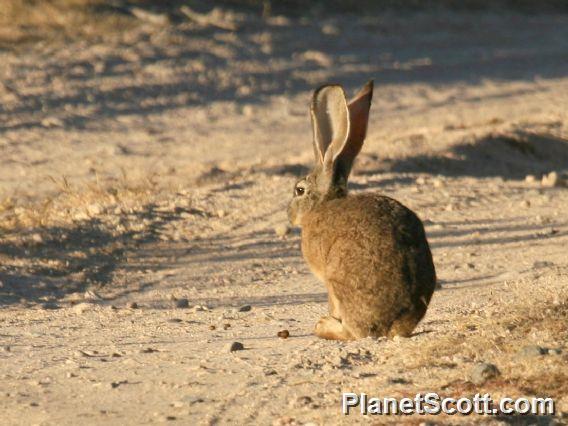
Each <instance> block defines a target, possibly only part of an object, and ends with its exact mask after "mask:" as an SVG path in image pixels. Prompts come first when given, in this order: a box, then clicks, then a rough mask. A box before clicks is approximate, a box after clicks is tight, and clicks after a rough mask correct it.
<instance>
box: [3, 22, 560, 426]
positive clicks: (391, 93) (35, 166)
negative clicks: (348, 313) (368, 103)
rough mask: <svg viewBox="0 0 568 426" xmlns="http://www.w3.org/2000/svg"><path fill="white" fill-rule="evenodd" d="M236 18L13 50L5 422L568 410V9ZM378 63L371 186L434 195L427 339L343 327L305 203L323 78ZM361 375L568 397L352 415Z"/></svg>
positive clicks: (362, 72)
mask: <svg viewBox="0 0 568 426" xmlns="http://www.w3.org/2000/svg"><path fill="white" fill-rule="evenodd" d="M231 19H233V20H234V23H235V25H236V26H238V27H239V30H238V31H236V32H231V31H225V30H221V29H212V28H201V27H195V26H192V25H190V24H176V25H173V26H169V27H168V28H161V27H158V26H151V25H148V26H142V27H141V28H139V29H137V30H134V31H132V32H129V33H128V34H124V35H123V37H121V38H118V39H115V40H114V41H105V42H88V43H87V42H73V43H70V44H68V45H65V46H63V45H53V44H50V45H37V46H35V47H33V48H31V49H24V50H18V51H15V52H11V51H4V52H0V147H1V152H2V155H1V157H0V194H1V197H2V204H1V206H2V207H1V208H0V218H1V219H2V221H1V222H0V224H1V227H0V281H1V286H0V342H1V348H2V351H0V359H1V362H0V382H1V383H2V389H1V390H0V412H1V413H2V423H3V424H50V425H51V424H77V423H79V422H80V423H82V424H103V423H104V424H149V423H154V422H170V421H171V422H180V423H182V424H251V423H255V424H276V425H285V424H291V425H292V424H309V423H311V424H322V425H323V424H340V423H345V424H350V423H363V422H365V423H367V422H369V421H374V422H376V423H377V424H383V423H393V424H400V423H406V424H420V423H423V422H428V424H436V423H446V424H462V423H463V424H469V423H483V424H525V423H532V424H536V423H538V424H563V423H566V422H568V420H567V416H568V414H567V413H568V400H567V396H566V395H567V394H568V346H567V345H566V341H567V337H568V329H567V327H566V324H567V323H568V296H567V290H568V255H567V254H566V246H567V245H568V216H567V215H566V206H568V189H566V188H565V187H562V181H561V180H560V182H559V183H558V184H557V186H554V185H550V184H549V182H548V181H547V180H546V179H545V181H544V184H543V182H542V176H543V175H547V174H548V173H550V172H552V171H557V172H558V173H559V174H560V175H561V174H562V171H563V170H564V171H566V170H567V167H568V141H567V139H566V138H567V137H568V124H567V123H568V78H567V77H566V75H567V74H568V56H567V55H566V52H567V51H568V16H562V15H560V16H536V17H528V16H517V15H510V16H509V15H504V16H497V15H494V14H481V15H467V16H466V15H459V14H455V15H454V14H446V13H444V14H439V15H432V14H425V15H417V16H412V17H408V16H407V17H401V16H397V15H385V16H381V17H360V18H356V17H336V18H327V19H323V20H321V21H310V20H293V19H287V18H282V17H275V18H271V19H269V20H268V21H267V22H263V21H260V20H258V19H255V18H252V17H247V16H240V15H234V16H232V18H231ZM369 78H374V79H375V84H376V91H375V98H374V104H373V108H372V115H371V120H370V130H369V135H368V139H367V142H366V144H365V146H364V148H363V152H362V154H361V155H360V158H359V161H358V163H357V164H356V166H355V170H354V173H353V177H352V180H351V188H352V190H353V191H367V190H375V191H381V192H383V193H385V194H388V195H390V196H393V197H395V198H397V199H399V200H400V201H402V202H403V203H405V204H406V205H407V206H409V207H411V208H412V209H413V210H414V211H416V212H417V213H418V214H419V216H420V217H421V218H422V219H423V220H424V222H425V225H426V230H427V233H428V237H429V240H430V242H431V245H432V248H433V253H434V259H435V263H436V268H437V272H438V276H439V279H440V288H439V289H438V291H437V292H436V294H435V296H434V298H433V301H432V303H431V307H430V310H429V312H428V314H427V317H426V318H425V319H424V321H423V322H422V323H421V325H420V326H419V328H418V329H417V330H416V335H415V336H413V337H412V338H409V339H402V340H395V341H387V340H378V341H375V340H371V339H364V340H361V341H357V342H348V343H340V342H327V341H322V340H318V339H317V338H315V337H314V336H313V335H312V334H311V331H312V328H313V325H314V324H315V322H316V321H317V320H318V319H319V317H320V316H321V315H323V314H325V312H326V310H327V305H326V294H325V290H324V288H323V285H322V284H320V283H318V282H317V280H316V279H315V277H313V276H312V275H311V274H310V273H309V271H308V269H307V267H306V265H305V264H304V262H303V260H302V258H301V255H300V250H299V241H300V235H299V231H298V230H290V232H289V233H288V234H286V235H283V233H284V230H285V228H284V225H285V223H286V215H285V206H286V204H287V202H288V199H289V197H290V196H291V188H292V185H293V183H294V180H295V179H296V178H297V177H298V176H300V175H302V174H303V173H305V172H306V171H307V170H309V167H310V166H311V164H310V162H311V155H312V154H311V145H310V143H311V134H310V125H309V121H308V115H307V104H308V100H309V97H310V91H311V90H312V89H313V88H314V87H316V86H317V85H318V84H320V83H322V82H325V81H329V80H331V81H337V82H341V83H343V84H345V86H346V87H347V88H348V89H349V90H350V91H352V90H354V89H355V88H356V87H358V86H359V85H361V84H363V83H364V82H365V81H366V80H367V79H369ZM527 176H528V177H527ZM249 307H250V309H249ZM282 330H288V332H289V334H290V336H289V338H287V339H282V338H279V337H277V333H278V332H279V331H282ZM232 342H240V343H242V344H243V345H244V350H242V351H235V352H230V351H229V350H228V348H227V347H228V345H230V344H231V343H232ZM531 345H538V346H539V347H540V348H542V351H541V352H543V354H541V355H538V354H536V355H535V354H533V355H531V353H530V352H531V351H530V349H529V350H527V349H525V348H526V347H527V346H531ZM479 362H488V363H492V364H495V365H496V366H497V367H498V369H499V371H500V375H498V376H497V377H494V378H491V379H489V380H487V381H485V382H484V383H482V384H474V383H472V381H475V380H474V379H475V378H474V377H473V376H472V369H473V368H474V366H475V365H476V364H477V363H479ZM343 391H353V392H357V393H358V392H367V393H369V394H370V395H375V396H380V397H383V396H395V397H396V396H398V397H402V396H413V395H414V394H415V393H416V392H425V391H436V392H439V393H440V394H441V395H449V396H456V397H461V396H468V395H473V394H475V393H477V392H481V393H483V392H489V393H490V394H491V395H492V396H493V397H494V398H499V397H500V396H505V395H506V396H513V397H515V396H527V397H532V396H551V397H553V398H555V400H556V403H557V412H556V415H555V416H545V417H540V418H535V417H534V416H532V417H531V416H529V417H515V418H511V417H506V416H494V417H481V416H477V417H476V416H467V417H463V416H462V417H459V416H452V417H449V416H448V417H440V416H437V417H425V416H410V417H409V416H402V417H401V416H391V417H377V418H365V417H362V416H360V415H358V414H357V413H354V414H352V415H350V416H348V417H342V416H341V415H340V406H339V403H340V396H341V392H343Z"/></svg>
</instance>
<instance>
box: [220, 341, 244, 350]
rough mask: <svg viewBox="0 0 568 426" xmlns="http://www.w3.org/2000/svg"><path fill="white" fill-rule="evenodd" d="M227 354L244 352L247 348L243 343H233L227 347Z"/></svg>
mask: <svg viewBox="0 0 568 426" xmlns="http://www.w3.org/2000/svg"><path fill="white" fill-rule="evenodd" d="M225 348H226V351H227V352H236V351H242V350H244V348H245V346H244V345H243V344H242V343H241V342H232V343H229V344H228V345H226V346H225Z"/></svg>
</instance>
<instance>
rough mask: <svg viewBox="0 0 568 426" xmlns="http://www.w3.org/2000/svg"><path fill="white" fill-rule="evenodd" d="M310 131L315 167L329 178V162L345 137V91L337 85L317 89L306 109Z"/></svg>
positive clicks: (331, 168) (347, 109)
mask: <svg viewBox="0 0 568 426" xmlns="http://www.w3.org/2000/svg"><path fill="white" fill-rule="evenodd" d="M310 113H311V116H312V126H313V130H314V154H315V157H316V167H318V166H319V167H322V168H323V170H324V171H325V172H326V173H329V174H330V175H331V173H332V170H333V163H334V161H335V158H337V156H338V154H339V153H340V152H341V151H342V150H343V147H344V146H345V143H346V142H347V139H348V137H349V108H348V106H347V99H345V92H344V91H343V89H342V88H341V86H338V85H325V86H321V87H320V88H319V89H317V90H316V91H315V92H314V95H313V98H312V104H311V107H310Z"/></svg>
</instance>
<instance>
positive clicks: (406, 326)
mask: <svg viewBox="0 0 568 426" xmlns="http://www.w3.org/2000/svg"><path fill="white" fill-rule="evenodd" d="M427 308H428V305H427V304H426V302H425V301H423V300H422V299H421V300H420V301H419V302H418V303H417V304H416V306H414V308H413V309H412V310H409V311H406V312H404V313H403V314H402V315H400V316H399V317H398V318H397V319H396V320H394V321H393V323H392V325H391V327H390V329H389V332H388V337H389V339H392V338H393V337H395V336H400V337H410V336H412V332H413V331H414V329H415V328H416V326H417V325H418V323H419V322H420V320H421V319H422V318H423V317H424V315H425V314H426V309H427Z"/></svg>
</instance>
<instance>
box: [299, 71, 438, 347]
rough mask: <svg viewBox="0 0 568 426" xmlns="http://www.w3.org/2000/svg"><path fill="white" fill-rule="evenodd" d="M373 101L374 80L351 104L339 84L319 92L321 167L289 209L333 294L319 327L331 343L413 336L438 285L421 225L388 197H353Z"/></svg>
mask: <svg viewBox="0 0 568 426" xmlns="http://www.w3.org/2000/svg"><path fill="white" fill-rule="evenodd" d="M372 96H373V82H372V81H370V82H368V83H367V84H366V85H365V86H364V87H363V88H362V89H361V90H360V91H359V92H358V93H357V95H355V97H354V98H353V99H352V100H351V101H349V102H347V99H346V97H345V92H344V91H343V88H342V87H341V86H339V85H324V86H322V87H320V88H319V89H317V90H316V91H315V92H314V94H313V98H312V102H311V108H310V113H311V119H312V126H313V134H314V141H313V146H314V154H315V167H314V169H313V171H312V172H311V173H310V174H309V175H307V176H306V177H305V178H303V179H300V180H299V181H298V182H297V183H296V185H295V186H294V197H293V199H292V201H291V202H290V205H289V207H288V217H289V219H290V222H291V223H292V224H293V225H299V226H301V228H302V253H303V255H304V258H305V260H306V262H307V263H308V265H309V267H310V269H311V270H312V272H313V273H314V274H315V275H316V276H317V277H318V278H319V279H320V280H322V281H323V282H324V283H325V285H326V287H327V290H328V300H329V316H326V317H323V318H321V319H320V320H319V322H318V323H317V324H316V327H315V334H316V335H318V336H319V337H322V338H325V339H337V340H351V339H358V338H363V337H367V336H373V337H380V336H388V337H394V336H397V335H398V336H410V335H411V333H412V331H413V330H414V328H415V327H416V325H417V324H418V322H419V321H420V320H421V319H422V317H423V316H424V314H425V313H426V309H427V308H428V304H429V302H430V298H431V297H432V293H433V291H434V288H435V286H436V272H435V269H434V264H433V261H432V254H431V252H430V247H429V245H428V241H427V240H426V235H425V233H424V227H423V225H422V222H421V221H420V219H419V218H418V217H417V216H416V215H415V214H414V213H413V212H412V211H411V210H409V209H408V208H406V207H405V206H403V205H402V204H400V203H399V202H398V201H396V200H394V199H392V198H389V197H386V196H383V195H379V194H376V193H363V194H357V195H347V178H348V177H349V173H350V171H351V167H352V165H353V160H354V159H355V157H356V156H357V154H358V153H359V151H360V150H361V147H362V146H363V141H364V140H365V136H366V133H367V122H368V119H369V110H370V108H371V99H372Z"/></svg>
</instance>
